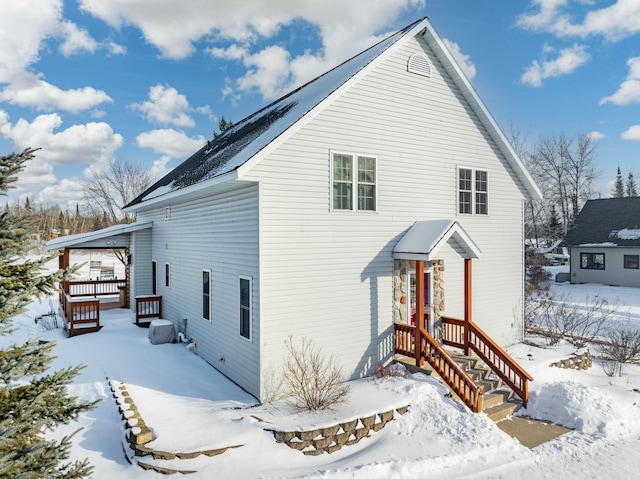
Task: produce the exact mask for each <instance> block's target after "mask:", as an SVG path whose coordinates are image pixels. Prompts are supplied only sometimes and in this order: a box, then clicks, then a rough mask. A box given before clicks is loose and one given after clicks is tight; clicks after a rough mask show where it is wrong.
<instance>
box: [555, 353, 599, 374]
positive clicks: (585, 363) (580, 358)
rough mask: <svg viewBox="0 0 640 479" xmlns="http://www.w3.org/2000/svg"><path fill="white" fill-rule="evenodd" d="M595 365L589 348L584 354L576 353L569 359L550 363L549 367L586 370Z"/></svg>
mask: <svg viewBox="0 0 640 479" xmlns="http://www.w3.org/2000/svg"><path fill="white" fill-rule="evenodd" d="M592 365H593V360H592V358H591V353H590V352H589V350H588V349H587V350H586V351H585V352H584V353H582V354H576V355H574V356H572V357H570V358H567V359H561V360H560V361H556V362H554V363H551V364H549V367H556V368H562V369H582V370H584V371H586V370H587V369H589V368H590V367H591V366H592Z"/></svg>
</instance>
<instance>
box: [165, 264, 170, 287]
mask: <svg viewBox="0 0 640 479" xmlns="http://www.w3.org/2000/svg"><path fill="white" fill-rule="evenodd" d="M164 287H165V288H170V287H171V263H165V264H164Z"/></svg>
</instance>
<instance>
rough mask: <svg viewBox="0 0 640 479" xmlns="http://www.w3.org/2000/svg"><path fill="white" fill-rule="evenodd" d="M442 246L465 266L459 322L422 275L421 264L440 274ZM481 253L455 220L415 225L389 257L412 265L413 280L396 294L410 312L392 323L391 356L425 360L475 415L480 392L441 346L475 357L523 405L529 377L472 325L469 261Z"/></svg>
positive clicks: (423, 272) (426, 275)
mask: <svg viewBox="0 0 640 479" xmlns="http://www.w3.org/2000/svg"><path fill="white" fill-rule="evenodd" d="M447 244H449V245H450V246H452V247H454V249H455V250H456V251H458V252H459V255H460V258H459V259H460V260H461V261H463V264H464V274H463V281H464V286H463V296H464V297H463V306H464V308H463V317H462V318H455V317H452V316H449V315H447V314H446V312H445V309H444V298H443V294H444V293H443V292H442V291H440V292H438V291H435V292H434V289H437V287H438V284H437V283H436V282H434V281H432V280H431V277H430V275H429V274H425V265H428V267H429V270H430V271H433V270H435V271H436V272H437V271H438V270H439V269H441V270H442V271H443V270H444V266H443V260H442V255H441V251H442V249H443V248H444V247H445V245H447ZM480 255H481V251H480V249H479V248H478V247H477V245H476V244H475V243H474V242H473V240H472V239H471V237H470V236H469V235H468V234H467V233H466V231H465V230H464V229H463V228H462V226H461V225H460V224H459V223H458V222H457V221H454V220H431V221H420V222H417V223H415V224H414V225H413V226H412V227H411V228H410V229H409V230H408V231H407V232H406V233H405V235H404V236H403V237H402V238H401V239H400V241H398V243H397V244H396V246H395V248H394V253H393V257H394V261H396V263H397V264H400V265H405V266H406V264H407V263H408V264H411V265H413V270H412V271H411V274H407V275H406V277H407V278H409V277H411V278H413V277H415V285H414V284H413V282H410V281H408V279H407V280H406V287H405V290H404V291H405V292H406V294H407V296H408V297H409V298H407V296H404V295H402V291H401V294H400V298H401V301H400V302H401V303H402V300H403V298H407V299H404V301H405V302H408V303H409V304H408V309H407V310H408V311H409V313H407V315H406V317H405V320H404V321H402V315H398V317H399V318H400V319H401V320H400V321H395V324H394V330H395V352H396V354H400V355H403V356H408V357H411V358H414V360H415V364H416V365H417V366H423V365H424V363H425V362H427V363H428V364H429V365H430V366H431V367H432V368H433V370H434V371H435V372H436V373H437V374H438V375H439V376H440V377H441V378H442V379H443V380H444V381H445V383H446V384H447V385H448V386H449V387H450V388H451V389H452V391H453V392H454V393H455V394H456V395H457V396H458V397H459V398H460V399H461V400H462V401H463V402H464V403H465V404H466V405H467V406H468V407H469V408H470V409H471V410H472V411H474V412H479V411H481V410H482V398H483V394H484V390H483V388H482V387H481V386H479V385H478V384H477V383H476V381H475V380H474V378H473V377H471V375H469V374H468V373H467V372H466V371H465V370H464V369H463V368H462V367H461V366H460V365H459V364H458V362H456V361H455V360H454V359H453V358H452V357H451V354H450V353H449V352H448V350H447V349H445V346H448V347H449V348H455V349H459V350H462V351H463V353H464V355H465V356H471V355H475V356H477V357H479V358H480V359H482V360H483V361H484V362H485V363H486V364H487V366H489V367H490V368H491V369H492V370H493V372H494V373H495V374H496V375H497V376H498V377H499V378H501V379H502V381H504V383H505V384H506V385H507V386H508V387H509V388H511V389H512V390H513V391H514V393H515V394H516V395H518V396H519V397H520V398H521V400H522V403H523V405H524V406H525V407H526V404H527V400H528V381H531V380H532V379H533V378H532V377H531V376H530V375H529V374H528V373H527V372H526V371H525V370H524V369H523V368H522V367H520V365H518V364H517V363H516V362H515V361H514V360H513V359H512V358H511V357H510V356H509V355H508V354H507V353H506V351H504V350H503V349H502V348H501V347H500V346H499V345H498V344H497V343H495V342H494V341H493V340H492V339H491V338H490V337H489V336H488V335H487V334H486V333H485V332H484V331H483V330H482V329H481V328H479V327H478V325H477V324H476V323H475V322H474V321H473V295H472V285H473V275H472V264H473V263H472V261H473V260H474V259H477V258H479V257H480ZM449 260H450V259H449ZM396 269H397V268H396ZM404 270H407V268H406V267H405V268H404ZM413 271H415V273H413ZM414 274H415V276H413V275H414ZM440 281H442V279H441V278H440ZM427 282H429V284H427ZM441 287H442V286H441ZM396 293H397V291H396ZM434 296H437V297H438V299H437V304H434V300H433V297H434Z"/></svg>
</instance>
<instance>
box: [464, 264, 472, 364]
mask: <svg viewBox="0 0 640 479" xmlns="http://www.w3.org/2000/svg"><path fill="white" fill-rule="evenodd" d="M471 305H472V303H471V258H465V260H464V354H465V355H466V356H469V352H470V348H469V345H470V344H471V331H470V328H469V323H471V320H472V317H471V310H472V307H471Z"/></svg>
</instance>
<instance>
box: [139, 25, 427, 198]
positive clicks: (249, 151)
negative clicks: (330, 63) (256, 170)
mask: <svg viewBox="0 0 640 479" xmlns="http://www.w3.org/2000/svg"><path fill="white" fill-rule="evenodd" d="M423 21H424V19H421V20H418V21H416V22H414V23H412V24H411V25H409V26H407V27H406V28H404V29H402V30H400V31H398V32H396V33H395V34H393V35H390V36H389V37H387V38H386V39H384V40H382V41H381V42H379V43H377V44H376V45H374V46H372V47H370V48H369V49H367V50H365V51H364V52H362V53H360V54H358V55H356V56H355V57H353V58H351V59H350V60H347V61H346V62H344V63H342V64H341V65H338V66H337V67H335V68H334V69H332V70H330V71H328V72H327V73H325V74H324V75H321V76H320V77H318V78H316V79H315V80H312V81H311V82H309V83H307V84H306V85H303V86H301V87H300V88H298V89H297V90H295V91H293V92H291V93H289V94H288V95H285V96H284V97H282V98H280V99H279V100H276V101H275V102H273V103H271V104H270V105H268V106H266V107H264V108H263V109H261V110H259V111H257V112H256V113H254V114H253V115H251V116H249V117H247V118H245V119H244V120H242V121H241V122H239V123H237V124H236V125H234V126H233V127H232V128H230V129H229V130H227V131H225V132H224V133H223V134H221V135H220V136H218V137H217V138H214V139H213V140H212V141H208V142H207V144H206V145H204V146H203V147H202V148H201V149H200V150H199V151H198V152H196V153H195V154H194V155H192V156H191V157H190V158H188V159H187V160H185V161H184V162H183V163H182V164H180V165H179V166H178V167H176V168H175V169H174V170H173V171H171V172H170V173H168V174H167V175H166V176H164V177H163V178H162V179H160V180H159V181H158V182H157V183H155V184H154V185H153V186H151V187H150V188H149V189H148V190H146V191H145V192H144V193H143V194H142V195H140V196H138V197H137V198H136V199H134V200H133V201H132V202H131V203H129V205H127V207H130V206H134V205H136V204H139V203H142V202H144V201H148V200H150V199H152V198H157V197H158V196H161V195H164V194H167V193H169V192H173V191H176V190H179V189H182V188H185V187H188V186H191V185H194V184H196V183H200V182H203V181H206V180H209V179H211V178H214V177H217V176H221V175H224V174H226V173H229V172H231V171H234V170H236V169H237V168H239V167H240V166H242V165H243V164H244V163H245V162H246V161H248V160H249V159H251V158H252V157H253V156H255V155H256V154H257V153H258V152H260V151H261V150H262V149H263V148H264V147H265V146H267V145H269V144H270V143H271V142H273V141H274V140H275V139H276V138H277V137H278V136H280V135H281V134H282V133H283V132H285V131H286V130H287V129H288V128H289V127H291V126H292V125H293V124H295V123H296V122H297V121H298V120H300V119H301V118H302V117H303V116H304V115H306V114H307V113H308V112H309V111H310V110H312V109H313V108H314V107H315V106H317V105H318V104H319V103H320V102H322V100H324V99H325V98H327V97H328V96H329V95H330V94H331V93H333V92H334V91H335V90H337V89H338V88H339V87H340V86H342V85H343V84H344V83H346V82H347V81H348V80H349V79H350V78H352V77H353V76H355V75H356V74H357V73H358V72H359V71H361V70H362V69H363V68H364V67H365V66H366V65H368V64H369V63H370V62H371V61H373V60H374V59H375V58H376V57H378V56H379V55H380V54H381V53H382V52H384V51H385V50H387V49H388V48H389V47H390V46H391V45H393V44H394V43H395V42H396V41H398V40H399V39H400V38H402V37H403V36H404V35H406V34H407V33H408V32H410V31H412V29H413V28H414V27H416V26H417V25H418V24H420V23H421V22H423Z"/></svg>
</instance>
